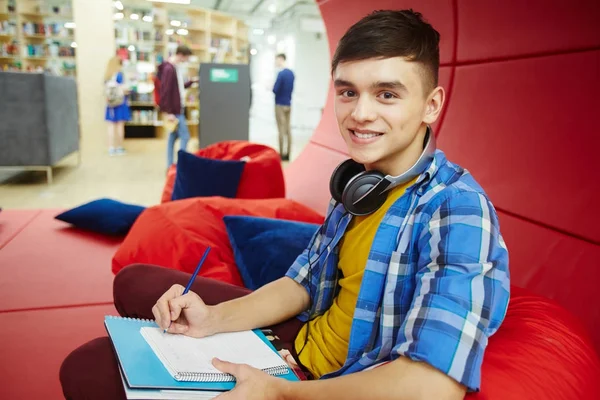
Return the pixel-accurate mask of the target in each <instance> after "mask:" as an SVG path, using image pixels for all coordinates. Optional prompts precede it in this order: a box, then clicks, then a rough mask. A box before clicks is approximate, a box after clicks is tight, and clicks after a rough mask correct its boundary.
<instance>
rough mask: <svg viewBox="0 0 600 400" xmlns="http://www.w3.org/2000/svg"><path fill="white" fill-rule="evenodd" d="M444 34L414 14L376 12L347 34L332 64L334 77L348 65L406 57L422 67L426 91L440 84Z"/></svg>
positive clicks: (406, 11) (405, 11) (418, 14)
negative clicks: (442, 35)
mask: <svg viewBox="0 0 600 400" xmlns="http://www.w3.org/2000/svg"><path fill="white" fill-rule="evenodd" d="M439 42H440V34H439V33H438V32H437V31H436V30H435V29H434V28H433V27H432V26H431V25H430V24H429V23H427V22H426V21H425V20H424V19H423V17H422V15H421V14H420V13H418V12H415V11H413V10H380V11H374V12H372V13H371V14H369V15H367V16H366V17H364V18H362V19H361V20H360V21H358V22H357V23H355V24H354V25H352V26H351V27H350V29H348V31H346V33H345V34H344V36H343V37H342V39H341V40H340V42H339V43H338V46H337V49H336V51H335V54H334V56H333V60H332V62H331V73H332V74H333V73H334V72H335V69H336V68H337V66H338V64H340V63H342V62H345V61H358V60H366V59H369V58H391V57H404V58H406V59H408V60H410V61H414V62H418V63H420V64H421V65H422V66H423V67H424V68H423V72H424V73H423V77H424V79H423V83H424V85H423V87H424V88H426V89H427V88H429V89H433V88H434V87H436V86H437V84H438V70H439V67H440V49H439Z"/></svg>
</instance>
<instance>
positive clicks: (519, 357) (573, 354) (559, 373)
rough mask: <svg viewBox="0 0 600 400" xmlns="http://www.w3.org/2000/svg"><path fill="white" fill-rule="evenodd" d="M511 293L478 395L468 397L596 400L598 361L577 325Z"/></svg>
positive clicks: (535, 299)
mask: <svg viewBox="0 0 600 400" xmlns="http://www.w3.org/2000/svg"><path fill="white" fill-rule="evenodd" d="M511 292H512V293H511V300H510V304H509V306H508V312H507V315H506V319H505V320H504V323H503V324H502V326H501V327H500V329H499V330H498V332H496V334H494V335H493V336H492V337H491V338H490V340H489V344H488V347H487V350H486V352H485V355H484V359H483V365H482V371H481V377H482V381H481V391H480V392H479V393H471V394H469V395H468V396H467V399H469V400H507V399H510V400H531V399H544V400H566V399H600V361H599V359H598V355H597V354H596V352H595V351H594V347H593V346H592V343H591V341H590V340H589V338H588V336H587V333H586V332H584V331H583V328H582V326H581V324H580V322H579V321H578V320H576V319H575V318H574V317H573V316H571V314H569V312H568V311H566V310H565V309H564V308H562V307H561V306H559V305H557V304H555V303H554V302H553V301H551V300H548V299H545V298H543V297H540V296H537V295H532V294H530V293H528V292H527V291H525V290H524V289H519V288H516V287H512V288H511Z"/></svg>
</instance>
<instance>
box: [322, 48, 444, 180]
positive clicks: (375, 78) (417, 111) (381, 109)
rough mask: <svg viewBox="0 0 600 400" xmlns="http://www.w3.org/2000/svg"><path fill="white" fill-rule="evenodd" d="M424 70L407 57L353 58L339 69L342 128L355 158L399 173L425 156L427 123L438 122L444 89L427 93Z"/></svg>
mask: <svg viewBox="0 0 600 400" xmlns="http://www.w3.org/2000/svg"><path fill="white" fill-rule="evenodd" d="M422 74H423V70H422V67H421V66H420V64H417V63H415V62H410V61H406V60H405V59H404V58H402V57H394V58H386V59H374V58H372V59H367V60H360V61H349V62H344V63H340V64H338V66H337V68H336V69H335V71H334V73H333V80H334V86H335V114H336V118H337V122H338V126H339V129H340V133H341V135H342V137H343V139H344V141H345V142H346V146H347V147H348V152H349V154H350V157H351V158H352V159H354V160H355V161H356V162H358V163H361V164H364V165H365V167H366V168H367V169H368V170H371V169H377V170H379V171H381V172H383V173H384V174H390V175H400V174H401V173H403V172H405V171H406V170H407V169H408V168H410V166H411V165H412V164H413V163H414V162H415V161H416V160H417V159H418V157H419V156H420V155H421V153H422V151H423V139H424V135H425V131H426V125H427V124H431V123H433V122H435V120H436V119H437V116H438V115H439V111H440V109H441V105H442V104H441V103H443V90H442V89H441V88H436V89H435V90H433V92H431V93H429V91H428V93H425V92H424V90H425V89H424V81H423V75H422ZM440 91H441V92H442V93H441V100H440V99H439V96H438V95H439V92H440ZM436 92H437V94H436ZM435 98H437V100H440V102H439V103H440V104H435V103H436V101H434V100H432V99H435Z"/></svg>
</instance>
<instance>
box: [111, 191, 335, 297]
mask: <svg viewBox="0 0 600 400" xmlns="http://www.w3.org/2000/svg"><path fill="white" fill-rule="evenodd" d="M225 215H249V216H257V217H266V218H279V219H286V220H292V221H300V222H309V223H316V224H322V223H323V220H324V218H323V216H322V215H320V214H318V213H316V212H315V211H313V210H312V209H310V208H308V207H306V206H304V205H302V204H300V203H297V202H296V201H294V200H289V199H282V198H279V199H258V200H257V199H230V198H224V197H196V198H190V199H184V200H178V201H171V202H168V203H164V204H160V205H157V206H154V207H150V208H147V209H146V210H144V211H143V212H142V213H141V214H140V216H139V217H138V218H137V220H136V222H135V223H134V224H133V226H132V227H131V230H130V231H129V233H128V234H127V236H126V237H125V240H124V241H123V243H122V244H121V246H120V247H119V249H118V250H117V252H116V253H115V255H114V256H113V259H112V272H113V273H115V274H116V273H117V272H119V271H120V270H121V269H123V268H125V267H126V266H128V265H131V264H135V263H145V264H154V265H160V266H163V267H166V268H172V269H177V270H180V271H185V272H189V273H192V272H193V271H194V269H195V268H196V266H197V264H198V261H199V260H200V258H201V257H202V254H203V253H204V251H205V250H206V247H207V246H211V248H212V249H211V251H210V253H209V255H208V257H207V258H206V261H205V263H204V264H203V266H202V268H201V269H200V272H199V275H200V276H204V277H207V278H213V279H217V280H220V281H223V282H229V283H231V284H234V285H238V286H244V284H243V281H242V279H241V277H240V274H239V272H238V269H237V266H236V264H235V258H234V255H233V249H232V248H231V245H230V242H229V236H228V234H227V229H226V227H225V223H224V222H223V217H224V216H225Z"/></svg>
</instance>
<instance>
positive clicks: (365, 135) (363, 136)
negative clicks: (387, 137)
mask: <svg viewBox="0 0 600 400" xmlns="http://www.w3.org/2000/svg"><path fill="white" fill-rule="evenodd" d="M352 132H353V133H354V134H355V135H356V137H357V138H359V139H370V138H374V137H375V136H379V134H378V133H358V132H356V131H352Z"/></svg>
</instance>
